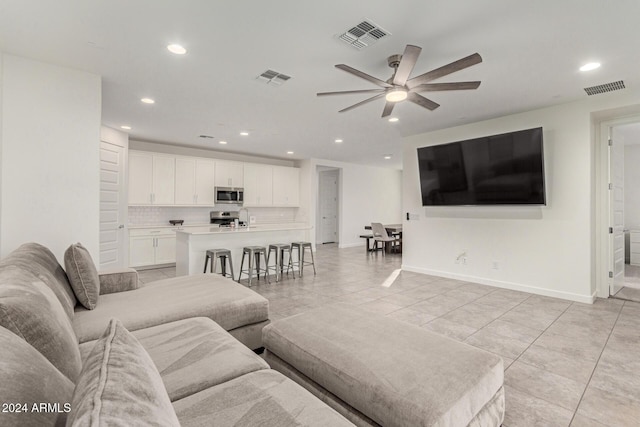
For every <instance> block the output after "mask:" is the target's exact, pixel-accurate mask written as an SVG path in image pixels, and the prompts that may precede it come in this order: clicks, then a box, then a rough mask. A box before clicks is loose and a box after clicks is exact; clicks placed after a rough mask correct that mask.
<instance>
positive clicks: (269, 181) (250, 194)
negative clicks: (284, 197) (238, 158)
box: [244, 163, 273, 207]
mask: <svg viewBox="0 0 640 427" xmlns="http://www.w3.org/2000/svg"><path fill="white" fill-rule="evenodd" d="M244 206H247V207H251V206H273V166H270V165H259V164H255V163H245V164H244Z"/></svg>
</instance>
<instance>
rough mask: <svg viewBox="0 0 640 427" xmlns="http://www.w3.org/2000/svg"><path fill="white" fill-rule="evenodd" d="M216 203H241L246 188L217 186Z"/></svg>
mask: <svg viewBox="0 0 640 427" xmlns="http://www.w3.org/2000/svg"><path fill="white" fill-rule="evenodd" d="M214 191H215V194H216V200H215V204H216V205H219V204H233V205H241V204H242V203H243V201H244V189H243V188H238V187H216V188H215V190H214Z"/></svg>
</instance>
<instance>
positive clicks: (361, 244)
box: [338, 242, 364, 249]
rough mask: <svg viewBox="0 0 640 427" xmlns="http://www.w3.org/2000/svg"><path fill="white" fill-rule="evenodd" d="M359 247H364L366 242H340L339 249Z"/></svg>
mask: <svg viewBox="0 0 640 427" xmlns="http://www.w3.org/2000/svg"><path fill="white" fill-rule="evenodd" d="M357 246H364V242H356V243H340V242H338V248H340V249H345V248H355V247H357ZM362 249H364V248H362Z"/></svg>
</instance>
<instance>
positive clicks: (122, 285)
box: [98, 268, 138, 295]
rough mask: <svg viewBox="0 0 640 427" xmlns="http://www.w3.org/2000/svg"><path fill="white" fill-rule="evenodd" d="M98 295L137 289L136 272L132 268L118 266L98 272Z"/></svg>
mask: <svg viewBox="0 0 640 427" xmlns="http://www.w3.org/2000/svg"><path fill="white" fill-rule="evenodd" d="M98 276H99V277H100V295H104V294H112V293H114V292H124V291H132V290H134V289H138V272H137V271H135V270H134V269H133V268H118V269H114V270H105V271H100V272H98Z"/></svg>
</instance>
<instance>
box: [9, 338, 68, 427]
mask: <svg viewBox="0 0 640 427" xmlns="http://www.w3.org/2000/svg"><path fill="white" fill-rule="evenodd" d="M72 394H73V383H72V382H71V381H70V380H69V378H67V377H65V376H64V375H63V374H62V373H61V372H60V371H58V370H57V369H56V368H55V366H53V365H52V364H51V362H49V361H48V360H47V359H46V358H45V357H44V356H43V355H42V354H40V353H39V352H38V351H37V350H36V349H35V348H33V347H32V346H30V345H29V344H28V343H27V342H26V341H25V340H23V339H21V338H19V337H18V336H17V335H15V334H14V333H13V332H10V331H9V330H7V329H5V328H2V327H0V402H2V404H6V405H14V406H13V408H9V407H8V408H6V409H12V410H6V411H5V410H3V411H2V413H0V424H2V425H3V426H5V427H12V426H16V427H17V426H53V425H64V422H65V419H66V413H67V412H68V411H69V410H70V409H71V395H72ZM16 404H20V411H18V410H17V408H16V406H15V405H16ZM34 404H36V405H37V407H36V408H35V409H34V407H33V405H34ZM40 404H52V405H53V406H51V407H49V408H47V409H48V410H38V409H39V408H40ZM23 405H27V406H26V407H25V406H23ZM3 409H4V408H3ZM25 409H26V411H25Z"/></svg>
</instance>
